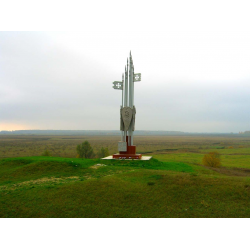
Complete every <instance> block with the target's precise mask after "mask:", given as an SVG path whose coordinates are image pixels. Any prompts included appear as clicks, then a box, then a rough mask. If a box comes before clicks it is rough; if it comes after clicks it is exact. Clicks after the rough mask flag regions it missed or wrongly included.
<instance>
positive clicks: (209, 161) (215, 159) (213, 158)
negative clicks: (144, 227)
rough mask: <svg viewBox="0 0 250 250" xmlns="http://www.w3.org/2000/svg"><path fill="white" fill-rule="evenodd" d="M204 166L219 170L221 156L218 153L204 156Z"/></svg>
mask: <svg viewBox="0 0 250 250" xmlns="http://www.w3.org/2000/svg"><path fill="white" fill-rule="evenodd" d="M202 164H203V165H205V166H208V167H214V168H218V167H219V166H221V160H220V154H219V153H217V152H209V153H208V154H206V155H204V157H203V159H202Z"/></svg>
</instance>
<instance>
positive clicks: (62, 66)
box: [0, 32, 250, 132]
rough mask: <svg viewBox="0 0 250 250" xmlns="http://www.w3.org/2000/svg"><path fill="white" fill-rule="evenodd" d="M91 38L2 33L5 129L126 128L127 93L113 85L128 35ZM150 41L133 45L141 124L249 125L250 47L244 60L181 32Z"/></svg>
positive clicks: (1, 117) (214, 128) (219, 128)
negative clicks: (122, 121)
mask: <svg viewBox="0 0 250 250" xmlns="http://www.w3.org/2000/svg"><path fill="white" fill-rule="evenodd" d="M61 35H63V36H64V37H66V38H69V40H68V42H65V41H64V40H63V39H62V36H61ZM92 35H93V36H90V34H89V33H88V34H85V35H82V36H81V39H80V40H78V39H76V38H77V37H75V39H74V38H71V37H70V35H68V36H67V34H66V35H65V34H61V33H44V32H1V33H0V87H1V93H0V130H2V129H6V127H4V124H24V126H25V127H26V128H27V129H32V128H33V129H119V105H120V103H121V91H115V90H113V89H112V82H113V81H114V80H121V74H122V71H123V69H124V66H125V63H126V56H128V52H129V49H130V48H128V46H127V45H126V41H123V42H122V40H123V37H122V36H115V34H111V35H110V36H102V34H99V35H97V34H95V35H94V34H92ZM114 37H116V38H117V40H116V41H114ZM146 38H147V39H148V41H147V40H145V39H146ZM149 38H150V36H149V35H148V34H147V35H146V34H144V35H141V36H140V37H138V38H137V39H136V41H135V42H134V43H131V44H129V45H131V47H132V54H133V59H134V64H135V69H136V71H138V72H141V73H142V81H141V82H138V83H135V84H136V86H135V105H136V108H137V121H136V129H147V130H181V131H187V132H195V131H196V132H238V131H244V130H249V121H248V116H247V114H248V113H247V111H248V107H249V105H250V100H249V98H248V97H249V94H250V93H249V92H250V90H249V87H248V85H249V79H250V76H249V75H247V73H246V71H245V69H244V67H243V66H242V67H243V68H242V71H240V70H239V69H240V67H239V64H242V65H245V62H249V61H250V53H249V50H248V51H246V50H245V52H246V53H245V54H244V58H243V54H242V51H244V50H242V51H238V53H237V51H235V50H234V52H232V51H231V49H232V46H229V45H230V43H229V45H228V46H229V50H225V49H223V51H222V52H221V53H220V54H219V55H218V58H212V57H211V56H209V53H208V51H207V50H208V49H207V48H206V45H207V43H206V42H205V40H204V39H202V41H200V42H199V41H198V40H192V36H191V37H189V38H190V39H191V40H190V41H196V46H198V45H199V44H200V43H201V46H200V47H199V46H198V48H197V50H196V49H195V48H194V46H193V45H192V42H190V41H189V42H187V43H186V44H185V42H184V41H182V40H180V37H179V38H178V36H176V37H175V38H173V37H172V38H171V39H172V40H171V39H170V41H169V40H168V39H167V37H166V36H164V35H163V34H159V35H158V36H156V37H154V39H149ZM160 38H161V39H160ZM198 38H199V37H198ZM198 38H197V39H198ZM175 41H178V42H179V43H177V45H176V43H175ZM232 44H233V43H232ZM232 44H231V45H232ZM240 44H242V42H241V41H240ZM244 44H245V43H244ZM115 45H116V46H115ZM213 46H216V42H215V41H213ZM220 48H221V47H220ZM150 49H151V50H150ZM227 51H231V52H229V54H228V55H229V56H228V55H226V56H223V55H224V54H226V52H227ZM212 52H213V50H212ZM213 53H215V52H213ZM234 54H235V55H234ZM212 55H213V54H212ZM227 58H229V59H228V60H229V61H230V62H228V64H227V65H224V66H223V65H222V64H223V63H224V64H225V62H226V60H227ZM233 58H235V60H236V59H237V63H236V62H233ZM208 59H209V60H210V61H209V62H206V63H205V62H204V61H206V60H208ZM203 60H204V61H203ZM240 60H242V62H240ZM236 64H237V65H236ZM220 65H221V68H220ZM196 67H197V68H196ZM187 69H188V70H187ZM196 69H197V70H196ZM237 69H238V71H237ZM241 76H242V77H241ZM1 126H2V128H1ZM6 126H7V125H6Z"/></svg>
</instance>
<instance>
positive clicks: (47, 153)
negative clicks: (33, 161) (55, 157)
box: [42, 149, 51, 156]
mask: <svg viewBox="0 0 250 250" xmlns="http://www.w3.org/2000/svg"><path fill="white" fill-rule="evenodd" d="M42 156H51V154H50V152H49V151H48V150H47V149H46V150H45V151H44V152H43V153H42Z"/></svg>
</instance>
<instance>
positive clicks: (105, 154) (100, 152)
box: [97, 147, 109, 158]
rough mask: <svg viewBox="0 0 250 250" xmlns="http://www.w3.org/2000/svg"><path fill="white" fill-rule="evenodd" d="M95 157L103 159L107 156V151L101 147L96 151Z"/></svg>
mask: <svg viewBox="0 0 250 250" xmlns="http://www.w3.org/2000/svg"><path fill="white" fill-rule="evenodd" d="M97 156H98V158H103V157H106V156H109V150H108V148H103V147H102V148H101V149H100V150H99V151H98V153H97Z"/></svg>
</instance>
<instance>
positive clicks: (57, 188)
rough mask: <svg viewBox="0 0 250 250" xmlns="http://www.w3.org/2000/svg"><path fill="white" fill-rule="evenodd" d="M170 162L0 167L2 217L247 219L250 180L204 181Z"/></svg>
mask: <svg viewBox="0 0 250 250" xmlns="http://www.w3.org/2000/svg"><path fill="white" fill-rule="evenodd" d="M164 156H165V157H164ZM174 157H175V156H173V155H158V156H156V158H157V159H158V160H157V159H151V160H150V161H136V160H134V161H122V160H121V161H119V160H117V161H115V160H100V159H92V160H90V159H83V160H82V159H73V158H72V159H70V158H60V157H21V158H7V159H3V160H0V207H1V209H0V217H50V218H53V217H60V218H62V217H70V218H73V217H87V218H93V217H97V218H100V217H102V218H106V217H109V218H114V217H119V218H120V217H122V218H123V217H125V218H130V217H154V218H158V217H166V218H168V217H174V218H175V217H249V216H250V178H248V177H244V178H243V177H228V176H225V175H220V174H218V173H214V174H213V172H211V171H210V172H209V174H207V172H203V171H201V167H197V166H196V165H195V164H193V163H192V157H188V155H186V154H183V155H182V157H179V158H178V159H179V161H176V160H177V159H176V158H174ZM193 158H194V157H193ZM160 159H161V160H162V161H160ZM180 159H181V160H182V161H186V162H181V160H180ZM195 159H196V160H197V161H198V159H197V158H195ZM188 162H191V164H189V163H188ZM98 164H99V165H98ZM104 165H105V166H104Z"/></svg>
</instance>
